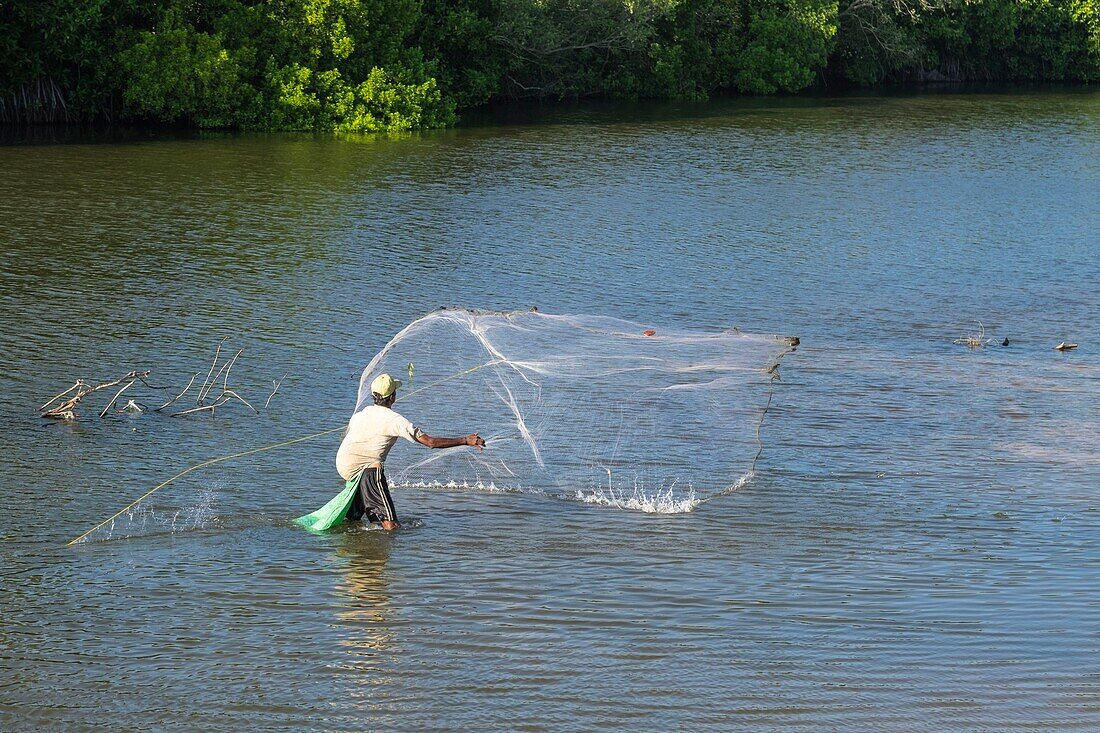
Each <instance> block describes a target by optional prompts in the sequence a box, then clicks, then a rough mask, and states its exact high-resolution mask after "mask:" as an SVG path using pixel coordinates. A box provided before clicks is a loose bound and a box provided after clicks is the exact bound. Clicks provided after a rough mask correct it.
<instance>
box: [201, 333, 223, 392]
mask: <svg viewBox="0 0 1100 733" xmlns="http://www.w3.org/2000/svg"><path fill="white" fill-rule="evenodd" d="M227 338H229V337H228V336H224V337H222V340H221V341H219V342H218V348H216V349H215V350H214V361H212V362H210V371H208V372H207V373H206V379H205V380H203V383H202V387H200V388H199V398H198V399H197V400H195V404H199V403H200V402H202V393H203V391H204V390H205V389H206V385H207V383H208V382H209V381H210V375H211V374H213V373H214V367H216V366H217V365H218V357H219V356H221V353H222V344H224V343H225V340H226V339H227ZM214 381H215V382H216V381H218V378H217V377H214Z"/></svg>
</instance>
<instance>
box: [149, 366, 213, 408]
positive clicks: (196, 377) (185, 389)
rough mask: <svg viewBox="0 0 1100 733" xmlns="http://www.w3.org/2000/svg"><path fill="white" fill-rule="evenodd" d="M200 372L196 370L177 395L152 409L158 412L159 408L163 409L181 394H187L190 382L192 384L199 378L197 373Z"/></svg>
mask: <svg viewBox="0 0 1100 733" xmlns="http://www.w3.org/2000/svg"><path fill="white" fill-rule="evenodd" d="M200 373H201V372H197V373H196V374H195V376H193V377H191V381H190V382H188V383H187V386H186V387H184V388H183V391H182V392H180V393H179V394H178V395H176V396H175V397H173V398H172V399H170V400H168V401H167V402H165V403H164V404H163V405H161V406H160V407H157V408H155V409H154V410H153V412H160V411H161V410H163V409H164V408H165V407H168V405H170V404H172V403H173V402H175V401H176V400H178V399H179V398H180V397H183V396H184V395H185V394H187V390H189V389H191V385H192V384H194V383H195V380H196V379H198V378H199V374H200Z"/></svg>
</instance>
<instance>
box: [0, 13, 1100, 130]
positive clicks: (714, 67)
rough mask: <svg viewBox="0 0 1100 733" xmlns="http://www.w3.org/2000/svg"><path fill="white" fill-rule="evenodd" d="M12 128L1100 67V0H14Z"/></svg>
mask: <svg viewBox="0 0 1100 733" xmlns="http://www.w3.org/2000/svg"><path fill="white" fill-rule="evenodd" d="M0 27H2V31H3V32H2V35H0V121H3V122H7V123H22V122H61V121H70V122H73V121H91V120H112V121H118V120H133V121H159V122H168V123H182V124H189V125H193V126H198V127H210V128H240V129H261V130H338V131H356V132H378V131H399V130H409V129H416V128H427V127H439V126H444V125H447V124H450V123H451V122H453V121H454V120H455V119H456V112H457V111H460V110H462V109H465V108H470V107H476V106H479V105H484V104H487V103H490V102H493V101H495V100H502V99H517V98H531V99H543V98H554V99H560V98H576V97H589V96H600V97H607V98H616V99H639V98H659V99H684V100H697V99H703V98H706V97H707V96H708V95H713V94H724V93H741V94H776V93H793V92H799V91H801V90H805V89H808V88H811V87H827V88H837V87H842V86H851V85H857V86H873V85H879V84H894V83H903V82H910V81H968V80H983V81H1078V82H1089V81H1094V80H1097V79H1100V0H584V1H583V2H575V1H574V0H0Z"/></svg>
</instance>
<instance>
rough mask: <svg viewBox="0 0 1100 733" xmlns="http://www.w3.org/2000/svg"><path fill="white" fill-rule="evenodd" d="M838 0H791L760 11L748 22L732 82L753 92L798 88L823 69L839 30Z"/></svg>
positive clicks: (764, 92)
mask: <svg viewBox="0 0 1100 733" xmlns="http://www.w3.org/2000/svg"><path fill="white" fill-rule="evenodd" d="M836 27H837V6H836V3H835V2H817V1H815V0H791V2H789V3H778V4H776V5H774V6H772V7H769V8H767V9H766V10H762V11H761V12H759V13H758V14H757V15H755V16H754V17H753V18H752V20H751V21H750V22H749V27H748V33H747V36H748V39H749V41H748V43H747V44H746V45H745V47H744V49H743V50H742V51H741V53H740V54H739V55H738V66H739V70H738V72H737V75H736V77H735V78H734V81H735V83H736V85H737V88H738V89H739V90H740V91H743V92H749V93H752V94H774V93H775V92H776V91H784V92H797V91H800V90H802V89H805V88H806V87H808V86H809V85H810V84H811V83H813V80H814V77H815V75H816V74H817V71H818V70H819V69H821V68H824V66H825V62H826V61H827V60H828V55H829V48H830V44H831V41H832V39H833V37H834V36H835V35H836Z"/></svg>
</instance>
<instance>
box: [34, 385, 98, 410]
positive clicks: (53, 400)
mask: <svg viewBox="0 0 1100 733" xmlns="http://www.w3.org/2000/svg"><path fill="white" fill-rule="evenodd" d="M87 384H88V383H87V382H85V381H84V380H83V379H78V380H76V384H74V385H73V386H72V387H69V388H68V389H67V390H65V391H64V392H62V393H61V394H59V395H54V396H53V397H51V398H50V400H49V402H47V403H46V404H44V405H42V406H41V407H39V408H38V411H39V412H42V411H43V410H45V409H46V408H47V407H49V406H50V405H52V404H53V403H55V402H57V401H58V400H59V399H61V398H62V397H64V396H65V395H67V394H69V393H70V392H72V391H73V390H74V389H80V388H81V387H82V386H85V385H87ZM88 386H90V385H88Z"/></svg>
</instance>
